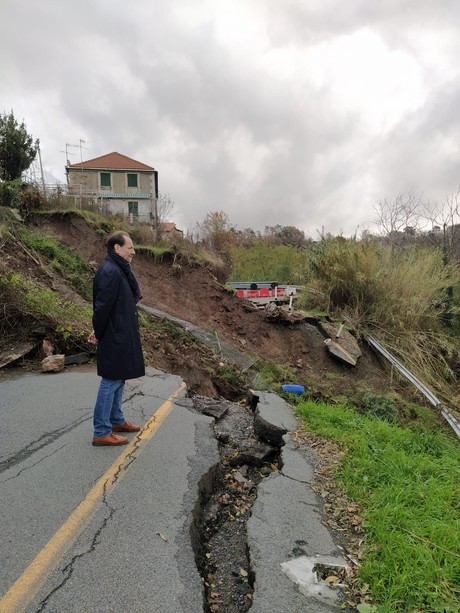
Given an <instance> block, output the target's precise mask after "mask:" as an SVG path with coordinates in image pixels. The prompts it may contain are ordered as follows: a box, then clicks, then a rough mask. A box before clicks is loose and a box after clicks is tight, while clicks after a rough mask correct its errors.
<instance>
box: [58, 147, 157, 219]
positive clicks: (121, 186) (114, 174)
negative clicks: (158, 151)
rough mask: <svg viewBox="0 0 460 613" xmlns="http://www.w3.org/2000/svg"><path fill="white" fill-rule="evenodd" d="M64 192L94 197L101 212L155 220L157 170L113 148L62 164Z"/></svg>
mask: <svg viewBox="0 0 460 613" xmlns="http://www.w3.org/2000/svg"><path fill="white" fill-rule="evenodd" d="M66 175H67V186H68V193H69V194H70V195H73V196H75V197H78V196H79V197H80V199H82V198H89V199H93V200H95V201H96V202H97V203H98V205H99V208H100V210H101V211H102V212H103V213H114V214H119V215H123V217H127V218H129V219H130V221H131V222H132V221H145V222H155V218H156V202H157V199H158V171H157V170H155V168H153V167H152V166H148V165H147V164H143V163H142V162H138V161H137V160H133V159H132V158H130V157H128V156H126V155H122V154H121V153H118V152H117V151H113V152H112V153H108V154H107V155H102V156H100V157H97V158H93V159H92V160H87V161H85V162H78V163H76V164H68V165H67V166H66Z"/></svg>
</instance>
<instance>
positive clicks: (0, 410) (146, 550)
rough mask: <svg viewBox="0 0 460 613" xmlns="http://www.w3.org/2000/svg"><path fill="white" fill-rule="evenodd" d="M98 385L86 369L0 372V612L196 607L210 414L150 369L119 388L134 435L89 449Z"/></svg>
mask: <svg viewBox="0 0 460 613" xmlns="http://www.w3.org/2000/svg"><path fill="white" fill-rule="evenodd" d="M98 383H99V379H98V377H97V376H96V374H95V372H94V369H87V368H86V369H84V368H81V367H80V368H75V370H67V371H65V372H61V373H58V374H41V373H30V374H26V375H21V376H19V377H18V378H8V377H7V378H5V377H4V376H2V378H1V379H0V416H1V422H0V423H1V430H0V450H1V455H0V517H1V518H2V519H1V526H2V530H1V535H2V536H1V539H0V559H1V564H0V594H1V595H2V596H1V597H0V611H1V612H2V613H8V612H13V611H14V612H15V613H16V612H17V611H27V612H32V611H33V612H38V611H47V612H49V611H56V612H60V613H61V612H64V611H75V612H79V613H81V612H83V611H85V612H87V611H88V612H94V611H96V612H101V613H102V612H105V611H107V612H109V611H110V612H111V613H114V612H117V611H118V612H128V611H132V612H139V613H141V612H143V611H146V612H147V611H148V612H149V613H152V612H157V611H158V612H161V613H179V612H187V613H195V612H201V611H202V606H203V597H202V589H201V578H200V577H199V575H198V572H197V570H196V567H195V562H194V554H193V551H192V547H191V542H190V536H189V527H190V521H191V518H192V511H193V507H194V505H195V503H196V498H197V487H198V482H199V480H200V479H201V477H202V475H203V474H206V473H207V471H208V470H209V468H210V467H211V466H212V465H213V464H215V463H216V462H217V461H218V454H217V448H216V442H215V439H214V438H213V436H212V430H211V423H212V420H211V419H210V418H208V417H205V416H201V415H198V414H196V413H194V412H192V411H190V410H189V409H188V408H187V407H186V406H185V405H186V404H187V401H186V399H184V385H183V382H182V381H181V379H180V378H179V377H175V376H172V375H166V374H164V373H161V372H159V371H155V370H153V369H150V370H149V372H148V375H147V376H146V377H143V378H142V379H140V380H136V381H131V382H129V383H128V384H127V387H126V393H125V396H126V402H125V404H124V411H125V415H126V417H127V419H130V420H132V421H134V422H137V423H140V424H142V425H143V426H145V427H144V429H143V431H142V432H141V434H140V435H139V436H138V435H133V434H132V435H129V438H130V439H131V442H130V444H129V445H125V446H121V447H115V448H106V447H102V448H101V447H93V446H92V445H91V437H92V412H93V403H94V400H95V396H96V391H97V387H98ZM197 449H199V453H197Z"/></svg>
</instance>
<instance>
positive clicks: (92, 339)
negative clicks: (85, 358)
mask: <svg viewBox="0 0 460 613" xmlns="http://www.w3.org/2000/svg"><path fill="white" fill-rule="evenodd" d="M87 340H88V343H91V345H97V338H96V335H95V334H94V330H93V331H92V332H91V334H90V335H89V336H88V339H87Z"/></svg>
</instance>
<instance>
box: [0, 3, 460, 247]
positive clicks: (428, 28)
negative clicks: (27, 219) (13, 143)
mask: <svg viewBox="0 0 460 613" xmlns="http://www.w3.org/2000/svg"><path fill="white" fill-rule="evenodd" d="M459 58H460V2H459V1H458V0H436V1H435V0H385V1H384V2H375V1H374V0H347V1H346V2H344V1H343V0H282V1H280V0H276V1H275V0H250V1H249V0H164V1H160V0H131V2H125V1H120V0H79V1H78V2H77V1H74V2H66V1H65V0H40V1H37V0H2V2H1V5H0V113H1V112H9V111H10V110H11V109H13V112H14V114H15V117H16V119H18V120H19V121H22V120H24V121H25V123H26V125H27V128H28V130H29V132H30V133H31V134H32V135H33V136H34V138H39V139H40V142H41V152H42V161H43V166H44V168H45V170H46V171H47V172H48V173H50V174H52V175H53V176H54V177H56V178H57V179H58V180H60V181H62V182H63V181H65V172H64V166H65V161H66V160H65V157H66V156H65V153H64V152H63V151H64V150H65V148H66V146H65V145H66V143H68V144H69V145H79V144H80V141H84V143H82V147H84V149H83V148H82V149H81V150H80V148H79V147H78V146H77V147H68V152H69V159H70V161H71V163H75V162H79V161H80V154H82V156H83V160H85V159H91V158H94V157H97V156H99V155H104V154H106V153H109V152H111V151H119V152H120V153H123V154H125V155H128V156H130V157H132V158H134V159H137V160H139V161H141V162H144V163H146V164H149V165H151V166H154V167H155V168H156V169H157V170H158V172H159V188H160V192H162V193H163V194H167V195H168V196H169V197H170V198H171V199H172V201H173V202H174V203H175V205H174V214H173V221H176V223H177V225H178V226H179V227H181V228H182V229H184V230H186V229H190V228H192V227H193V226H194V225H195V223H196V222H201V221H203V219H204V217H205V215H206V214H207V213H208V212H211V211H221V210H222V211H225V212H226V213H227V215H228V216H229V219H230V221H231V223H232V224H234V225H236V226H237V228H239V229H244V228H253V229H255V230H262V231H263V229H264V227H265V226H273V225H276V224H281V225H292V226H296V227H298V228H300V229H302V230H304V231H305V233H306V234H307V235H308V236H311V237H312V238H317V237H318V231H321V229H322V228H324V230H325V231H327V232H331V233H335V234H336V233H341V232H342V233H343V234H344V235H350V234H353V233H354V232H355V231H358V233H359V232H360V231H361V230H363V229H365V228H370V229H372V228H375V226H373V221H374V220H375V218H376V214H375V211H374V206H375V205H376V204H377V203H378V202H379V201H381V200H383V199H384V198H386V199H389V200H390V199H393V198H395V197H396V196H397V195H398V194H401V193H405V192H408V191H412V192H416V193H418V194H422V195H423V198H424V199H425V200H430V201H437V202H442V201H444V200H445V199H446V197H447V196H448V195H450V194H452V193H453V192H456V191H457V190H458V188H459V186H460V78H459V75H460V59H459Z"/></svg>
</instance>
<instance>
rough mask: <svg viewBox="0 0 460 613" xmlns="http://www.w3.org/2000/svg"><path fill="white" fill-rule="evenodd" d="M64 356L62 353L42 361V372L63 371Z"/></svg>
mask: <svg viewBox="0 0 460 613" xmlns="http://www.w3.org/2000/svg"><path fill="white" fill-rule="evenodd" d="M64 365H65V355H64V354H63V353H60V354H57V355H50V356H48V357H47V358H45V359H44V360H42V372H60V371H61V370H64Z"/></svg>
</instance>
